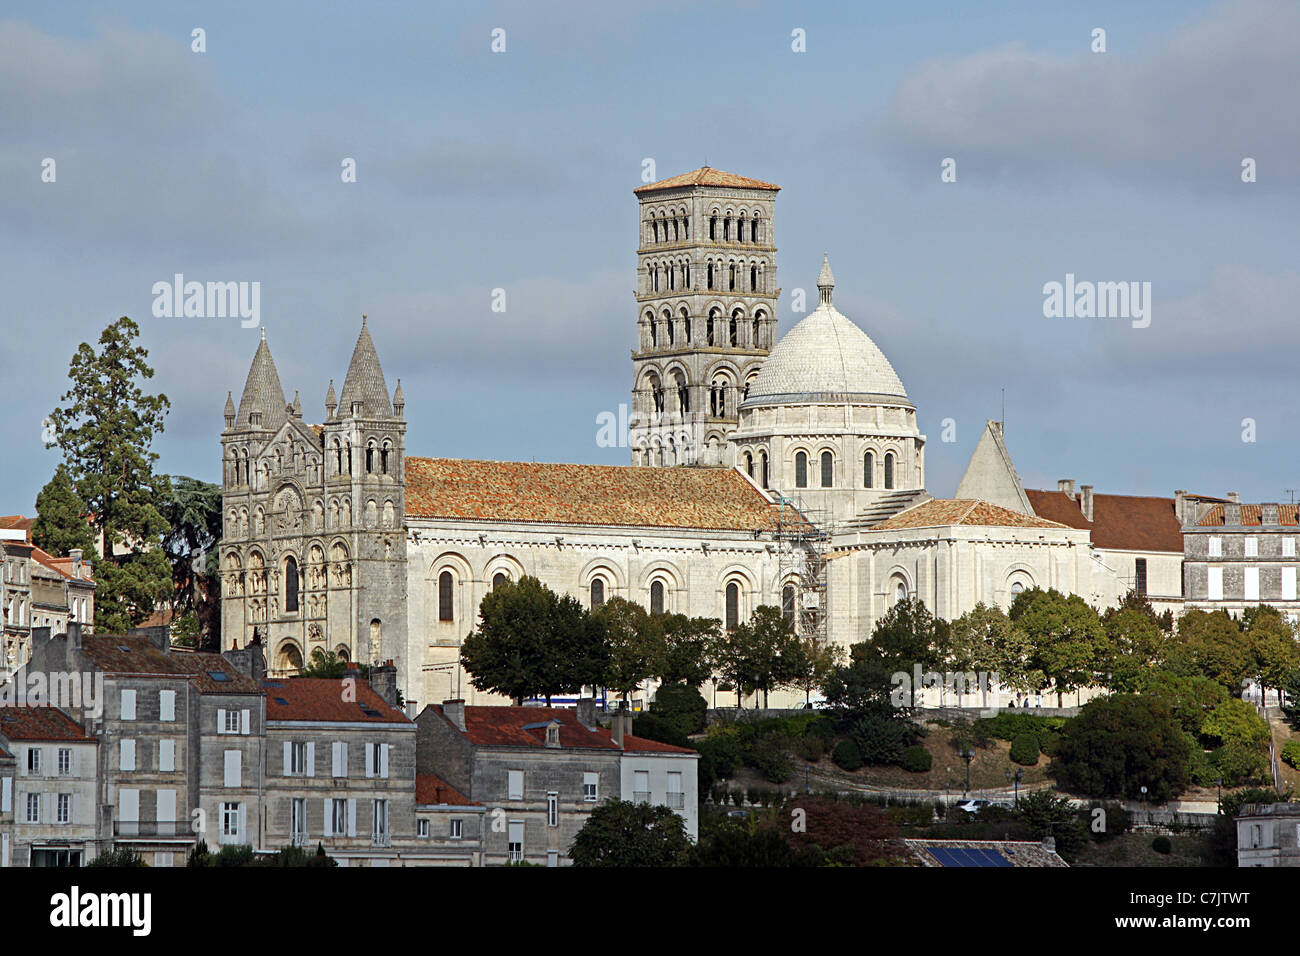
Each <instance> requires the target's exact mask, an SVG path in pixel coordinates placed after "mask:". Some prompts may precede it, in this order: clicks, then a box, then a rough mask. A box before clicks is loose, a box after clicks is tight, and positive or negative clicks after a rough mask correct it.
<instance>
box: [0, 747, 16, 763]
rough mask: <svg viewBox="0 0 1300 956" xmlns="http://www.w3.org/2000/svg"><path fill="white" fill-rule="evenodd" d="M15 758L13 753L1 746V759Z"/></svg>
mask: <svg viewBox="0 0 1300 956" xmlns="http://www.w3.org/2000/svg"><path fill="white" fill-rule="evenodd" d="M13 759H14V755H13V754H11V753H10V752H9V751H7V750H5V749H4V748H3V747H0V760H13Z"/></svg>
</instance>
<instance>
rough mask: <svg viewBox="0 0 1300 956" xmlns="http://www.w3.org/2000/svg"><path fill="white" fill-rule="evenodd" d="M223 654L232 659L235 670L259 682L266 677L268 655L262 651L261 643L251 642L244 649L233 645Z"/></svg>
mask: <svg viewBox="0 0 1300 956" xmlns="http://www.w3.org/2000/svg"><path fill="white" fill-rule="evenodd" d="M221 656H222V657H224V658H225V659H226V660H228V661H230V663H231V664H233V665H234V667H235V670H237V671H239V673H241V674H243V675H244V676H245V677H251V678H252V679H253V680H254V681H256V682H257V683H258V684H261V683H262V681H263V680H265V679H266V655H265V654H263V653H262V645H261V644H249V645H248V646H247V647H245V648H244V649H243V650H240V649H239V648H238V647H233V648H231V649H230V650H227V651H223V652H222V654H221Z"/></svg>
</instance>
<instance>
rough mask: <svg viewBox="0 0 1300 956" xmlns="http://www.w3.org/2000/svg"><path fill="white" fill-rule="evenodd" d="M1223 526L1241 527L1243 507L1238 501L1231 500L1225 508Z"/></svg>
mask: <svg viewBox="0 0 1300 956" xmlns="http://www.w3.org/2000/svg"><path fill="white" fill-rule="evenodd" d="M1223 525H1224V527H1229V526H1234V527H1241V505H1240V504H1239V503H1238V502H1237V501H1235V500H1229V501H1228V503H1227V504H1226V505H1224V506H1223Z"/></svg>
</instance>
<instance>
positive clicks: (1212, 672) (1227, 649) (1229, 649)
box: [1178, 610, 1256, 695]
mask: <svg viewBox="0 0 1300 956" xmlns="http://www.w3.org/2000/svg"><path fill="white" fill-rule="evenodd" d="M1178 640H1179V642H1180V643H1182V644H1183V645H1185V646H1186V648H1187V650H1188V652H1189V653H1190V655H1191V658H1192V661H1193V663H1194V664H1195V666H1196V669H1197V671H1198V672H1199V673H1201V674H1203V675H1205V676H1206V677H1208V678H1210V679H1211V680H1214V681H1218V682H1219V683H1220V684H1222V685H1223V686H1224V687H1226V688H1227V689H1228V691H1229V693H1232V694H1235V695H1240V694H1241V685H1242V681H1244V680H1245V679H1246V678H1247V677H1250V676H1252V675H1253V673H1254V671H1255V670H1256V664H1255V656H1254V653H1253V652H1252V650H1251V646H1250V640H1249V639H1248V638H1247V637H1246V636H1245V635H1244V634H1242V632H1241V628H1240V627H1238V626H1237V622H1236V621H1234V620H1233V619H1232V618H1231V617H1229V616H1228V612H1227V611H1222V610H1219V611H1198V610H1192V611H1187V612H1186V613H1185V614H1183V616H1182V617H1180V618H1179V619H1178Z"/></svg>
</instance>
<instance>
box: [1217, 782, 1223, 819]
mask: <svg viewBox="0 0 1300 956" xmlns="http://www.w3.org/2000/svg"><path fill="white" fill-rule="evenodd" d="M1218 784H1219V797H1218V804H1219V813H1222V812H1223V778H1222V777H1220V778H1219V779H1218Z"/></svg>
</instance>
